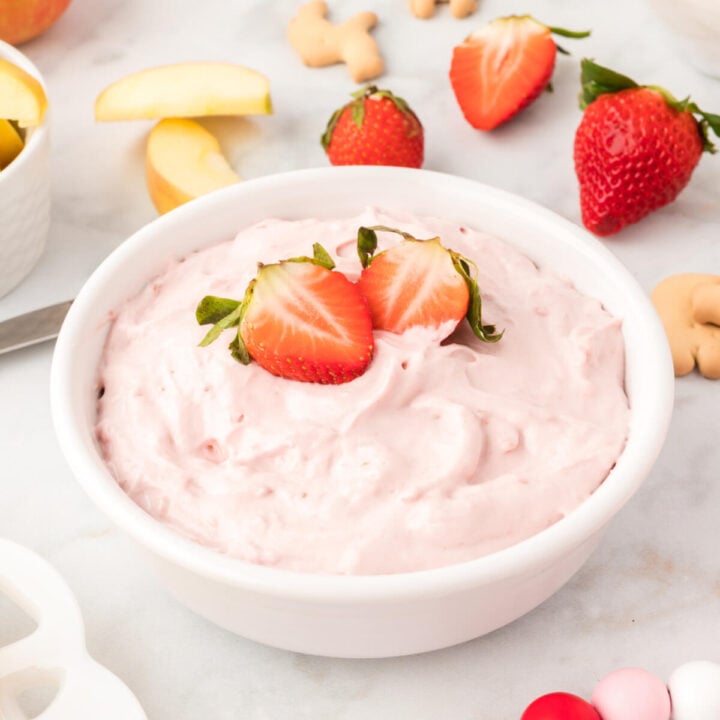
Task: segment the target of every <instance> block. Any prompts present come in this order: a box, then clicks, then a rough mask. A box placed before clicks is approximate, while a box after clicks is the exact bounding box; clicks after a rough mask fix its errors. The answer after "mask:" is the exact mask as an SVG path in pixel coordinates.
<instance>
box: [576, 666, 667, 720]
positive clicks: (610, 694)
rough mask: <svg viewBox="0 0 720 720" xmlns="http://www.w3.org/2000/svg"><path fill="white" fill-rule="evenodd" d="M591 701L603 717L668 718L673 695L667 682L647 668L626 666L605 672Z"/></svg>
mask: <svg viewBox="0 0 720 720" xmlns="http://www.w3.org/2000/svg"><path fill="white" fill-rule="evenodd" d="M590 702H591V703H592V704H593V705H594V706H595V709H596V710H597V711H598V712H599V713H600V716H601V717H602V720H668V718H669V717H670V694H669V693H668V689H667V687H666V686H665V683H664V682H663V681H662V680H660V678H658V677H656V676H655V675H653V674H652V673H649V672H647V670H641V669H640V668H623V669H622V670H615V671H614V672H611V673H610V674H609V675H606V676H605V677H604V678H603V679H602V680H601V681H600V682H599V683H598V684H597V685H596V686H595V690H594V691H593V694H592V698H591V699H590Z"/></svg>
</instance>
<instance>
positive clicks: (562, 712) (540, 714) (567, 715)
mask: <svg viewBox="0 0 720 720" xmlns="http://www.w3.org/2000/svg"><path fill="white" fill-rule="evenodd" d="M521 720H600V716H599V715H598V714H597V712H596V711H595V709H594V708H593V706H592V705H591V704H590V703H588V702H585V700H583V699H582V698H581V697H578V696H577V695H571V694H570V693H562V692H556V693H550V694H549V695H543V696H542V697H539V698H538V699H537V700H533V702H531V703H530V704H529V705H528V706H527V708H526V709H525V712H524V713H523V714H522V718H521Z"/></svg>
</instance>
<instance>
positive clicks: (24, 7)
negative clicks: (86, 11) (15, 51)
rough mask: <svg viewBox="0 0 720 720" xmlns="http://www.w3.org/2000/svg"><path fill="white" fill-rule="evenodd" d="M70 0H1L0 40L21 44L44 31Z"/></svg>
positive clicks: (61, 12) (63, 10)
mask: <svg viewBox="0 0 720 720" xmlns="http://www.w3.org/2000/svg"><path fill="white" fill-rule="evenodd" d="M69 4H70V0H0V40H4V41H5V42H8V43H10V44H11V45H19V44H20V43H24V42H25V41H26V40H31V39H32V38H34V37H37V36H38V35H40V34H41V33H44V32H45V31H46V30H47V29H48V28H49V27H50V26H51V25H52V24H53V23H54V22H55V21H56V20H57V19H58V18H59V17H60V16H61V15H62V14H63V12H65V8H67V6H68V5H69Z"/></svg>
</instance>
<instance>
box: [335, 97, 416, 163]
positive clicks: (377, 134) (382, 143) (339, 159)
mask: <svg viewBox="0 0 720 720" xmlns="http://www.w3.org/2000/svg"><path fill="white" fill-rule="evenodd" d="M352 96H353V98H355V99H354V100H353V101H352V102H349V103H348V104H347V105H344V106H343V107H341V108H340V109H339V110H336V111H335V112H334V113H333V115H332V117H331V118H330V120H329V121H328V125H327V129H326V130H325V133H324V134H323V136H322V138H321V142H322V146H323V147H324V148H325V152H326V153H327V156H328V158H329V159H330V162H331V163H332V164H333V165H399V166H402V167H415V168H419V167H421V166H422V164H423V153H424V134H423V127H422V124H421V123H420V120H418V118H417V115H415V113H414V112H413V111H412V110H411V109H410V106H409V105H408V104H407V103H406V102H405V100H403V99H402V98H399V97H397V96H396V95H393V94H392V93H391V92H390V91H389V90H378V89H377V88H376V87H375V86H374V85H368V86H367V87H364V88H362V89H361V90H358V91H357V92H355V93H353V94H352Z"/></svg>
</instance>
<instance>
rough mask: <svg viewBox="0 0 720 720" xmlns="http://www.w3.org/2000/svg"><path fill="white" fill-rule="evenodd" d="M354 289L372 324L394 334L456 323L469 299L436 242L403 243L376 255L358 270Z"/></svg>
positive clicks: (449, 262)
mask: <svg viewBox="0 0 720 720" xmlns="http://www.w3.org/2000/svg"><path fill="white" fill-rule="evenodd" d="M358 288H359V289H360V292H361V293H362V294H363V296H364V297H365V298H366V299H367V301H368V306H369V307H370V313H371V315H372V320H373V325H374V326H375V327H376V328H378V329H380V330H390V331H391V332H395V333H401V332H404V331H405V330H407V329H408V328H409V327H413V326H415V325H420V326H423V327H431V328H436V327H439V326H440V325H442V324H444V323H446V322H454V323H455V324H456V325H457V324H458V323H459V322H460V321H461V320H462V319H463V318H464V317H465V313H467V308H468V302H469V299H470V293H469V292H468V289H467V285H466V284H465V281H464V280H463V279H462V277H460V275H458V272H457V270H455V267H454V266H453V262H452V258H451V257H450V254H449V253H448V251H447V250H446V249H445V248H444V247H443V246H442V245H441V244H440V241H439V240H438V239H437V238H436V239H433V240H428V241H427V242H403V243H401V244H400V245H396V246H395V247H393V248H390V249H389V250H386V251H385V252H383V253H381V254H380V255H378V256H377V257H376V258H375V259H374V260H373V262H372V263H371V264H370V265H368V267H366V268H365V269H364V270H363V272H362V275H361V276H360V279H359V280H358Z"/></svg>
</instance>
